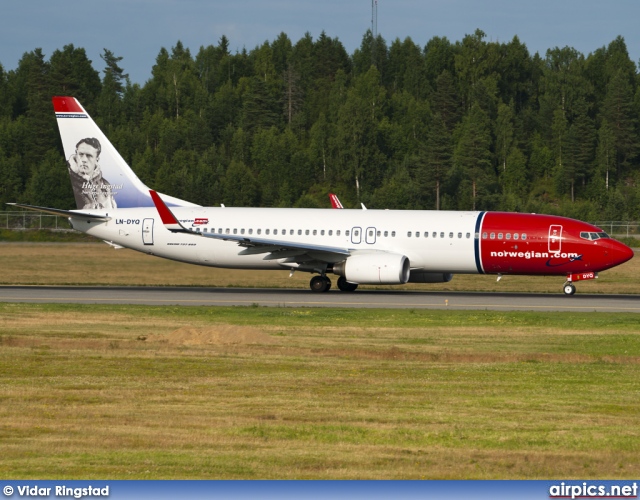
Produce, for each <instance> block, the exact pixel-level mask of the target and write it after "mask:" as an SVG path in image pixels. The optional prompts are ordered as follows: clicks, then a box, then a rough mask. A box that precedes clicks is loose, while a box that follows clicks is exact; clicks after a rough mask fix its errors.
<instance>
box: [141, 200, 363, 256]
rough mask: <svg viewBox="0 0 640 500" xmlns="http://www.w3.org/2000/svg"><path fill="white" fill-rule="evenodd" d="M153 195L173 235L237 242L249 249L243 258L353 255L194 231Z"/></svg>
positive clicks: (336, 249) (339, 250) (320, 247)
mask: <svg viewBox="0 0 640 500" xmlns="http://www.w3.org/2000/svg"><path fill="white" fill-rule="evenodd" d="M149 193H150V194H151V198H152V199H153V202H154V203H155V205H156V209H157V210H158V214H159V215H160V219H162V223H163V224H164V226H165V227H166V228H167V229H168V230H169V231H171V232H173V233H188V234H192V235H194V236H201V237H204V238H213V239H216V240H223V241H235V242H236V243H238V245H239V246H241V247H245V249H244V250H242V251H240V252H239V255H259V254H263V253H264V254H268V255H266V256H265V257H264V260H277V259H285V258H290V259H292V260H295V261H297V262H302V261H306V260H317V261H321V262H326V263H329V262H332V263H333V262H341V261H343V260H345V259H346V258H347V257H349V256H350V255H351V251H350V250H349V249H347V248H340V247H332V246H325V245H313V244H309V243H298V242H291V241H284V240H277V239H270V238H261V237H254V236H249V235H235V234H233V235H232V234H221V233H202V232H199V231H194V230H193V229H189V228H187V227H185V226H183V225H182V224H181V223H180V221H179V220H178V219H177V218H176V217H175V215H173V212H171V210H170V209H169V207H167V205H166V204H165V203H164V202H163V201H162V199H161V198H160V196H158V194H157V193H156V192H155V191H153V190H150V191H149Z"/></svg>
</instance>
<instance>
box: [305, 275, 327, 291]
mask: <svg viewBox="0 0 640 500" xmlns="http://www.w3.org/2000/svg"><path fill="white" fill-rule="evenodd" d="M309 287H311V291H312V292H316V293H322V292H328V291H329V290H330V289H331V280H330V279H329V278H327V277H326V276H322V275H320V276H314V277H313V278H311V281H310V282H309Z"/></svg>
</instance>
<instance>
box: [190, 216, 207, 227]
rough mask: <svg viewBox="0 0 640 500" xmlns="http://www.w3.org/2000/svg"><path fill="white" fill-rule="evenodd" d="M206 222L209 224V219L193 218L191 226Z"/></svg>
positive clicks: (202, 224) (201, 224) (203, 224)
mask: <svg viewBox="0 0 640 500" xmlns="http://www.w3.org/2000/svg"><path fill="white" fill-rule="evenodd" d="M207 224H209V219H206V218H196V219H194V221H193V224H192V227H195V226H205V225H207Z"/></svg>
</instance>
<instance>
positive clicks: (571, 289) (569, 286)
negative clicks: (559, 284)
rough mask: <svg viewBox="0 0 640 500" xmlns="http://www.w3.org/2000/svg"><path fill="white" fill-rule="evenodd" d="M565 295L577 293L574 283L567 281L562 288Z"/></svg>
mask: <svg viewBox="0 0 640 500" xmlns="http://www.w3.org/2000/svg"><path fill="white" fill-rule="evenodd" d="M562 290H563V291H564V294H565V295H573V294H574V293H576V287H575V285H574V284H573V283H565V284H564V288H563V289H562Z"/></svg>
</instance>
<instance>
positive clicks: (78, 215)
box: [7, 203, 111, 221]
mask: <svg viewBox="0 0 640 500" xmlns="http://www.w3.org/2000/svg"><path fill="white" fill-rule="evenodd" d="M7 205H11V206H13V207H19V208H26V209H27V210H34V211H36V212H45V213H47V214H53V215H62V216H63V217H71V218H73V219H79V220H92V221H108V220H111V217H105V216H104V215H98V214H91V213H87V212H80V211H75V210H60V209H58V208H47V207H37V206H35V205H25V204H23V203H7Z"/></svg>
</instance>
